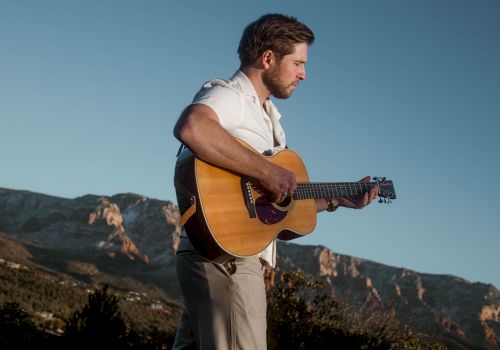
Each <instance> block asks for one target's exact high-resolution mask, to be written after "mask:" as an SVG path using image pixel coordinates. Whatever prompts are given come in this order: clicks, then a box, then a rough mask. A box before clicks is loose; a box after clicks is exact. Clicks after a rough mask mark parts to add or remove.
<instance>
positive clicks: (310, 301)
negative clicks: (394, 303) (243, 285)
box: [267, 270, 446, 350]
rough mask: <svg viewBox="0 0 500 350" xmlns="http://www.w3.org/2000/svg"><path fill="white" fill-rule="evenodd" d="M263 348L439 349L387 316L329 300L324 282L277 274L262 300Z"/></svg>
mask: <svg viewBox="0 0 500 350" xmlns="http://www.w3.org/2000/svg"><path fill="white" fill-rule="evenodd" d="M267 320H268V331H267V340H268V347H269V350H280V349H297V350H301V349H329V348H335V349H367V350H368V349H370V350H372V349H373V350H386V349H387V350H396V349H398V350H400V349H412V350H415V349H417V350H443V349H446V347H445V346H444V345H442V344H439V343H429V342H426V341H424V340H423V337H422V335H420V334H417V333H414V332H413V331H412V330H411V329H410V328H408V327H401V326H400V325H399V324H398V322H397V321H396V320H395V319H394V318H393V317H391V316H390V315H389V314H387V313H385V314H384V313H380V312H376V311H374V310H365V311H360V310H357V309H356V308H353V307H351V306H349V305H346V304H343V303H340V302H338V301H337V300H335V299H334V298H333V297H331V296H329V295H328V294H327V293H326V291H325V284H324V283H322V282H319V281H316V280H313V279H312V278H306V277H305V276H304V274H303V273H302V272H301V271H298V270H297V271H292V272H288V273H285V274H283V276H282V278H281V280H280V281H279V282H278V284H277V285H276V287H275V288H274V289H273V290H272V291H271V292H270V293H269V296H268V311H267Z"/></svg>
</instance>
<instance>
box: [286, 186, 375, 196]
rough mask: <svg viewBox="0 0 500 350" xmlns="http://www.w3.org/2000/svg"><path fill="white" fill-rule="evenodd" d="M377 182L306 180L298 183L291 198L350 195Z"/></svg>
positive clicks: (364, 190)
mask: <svg viewBox="0 0 500 350" xmlns="http://www.w3.org/2000/svg"><path fill="white" fill-rule="evenodd" d="M376 184H377V182H307V183H298V184H297V189H296V190H295V193H294V194H293V199H295V200H299V199H321V198H332V197H351V196H357V195H360V194H363V193H365V192H369V191H370V189H372V187H373V186H375V185H376Z"/></svg>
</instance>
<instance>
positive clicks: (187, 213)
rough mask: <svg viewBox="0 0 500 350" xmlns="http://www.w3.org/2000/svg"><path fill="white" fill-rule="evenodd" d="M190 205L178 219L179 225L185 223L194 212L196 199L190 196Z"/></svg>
mask: <svg viewBox="0 0 500 350" xmlns="http://www.w3.org/2000/svg"><path fill="white" fill-rule="evenodd" d="M192 198H193V199H192V201H191V202H192V204H191V206H190V207H189V208H188V209H187V210H186V211H185V212H184V214H182V216H181V219H180V220H179V225H180V226H181V227H182V226H184V225H185V224H186V222H187V221H188V220H189V219H190V218H191V216H193V215H194V213H196V200H195V199H194V197H192Z"/></svg>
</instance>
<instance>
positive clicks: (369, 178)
mask: <svg viewBox="0 0 500 350" xmlns="http://www.w3.org/2000/svg"><path fill="white" fill-rule="evenodd" d="M371 179H372V178H371V177H370V176H365V177H364V178H362V179H361V180H359V182H370V180H371Z"/></svg>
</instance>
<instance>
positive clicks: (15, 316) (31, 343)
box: [0, 302, 39, 349]
mask: <svg viewBox="0 0 500 350" xmlns="http://www.w3.org/2000/svg"><path fill="white" fill-rule="evenodd" d="M38 333H39V332H38V330H37V328H36V326H35V324H34V323H33V322H32V321H31V319H30V315H29V314H28V313H27V312H26V311H24V310H23V309H22V308H21V306H20V305H19V304H18V303H16V302H6V303H4V304H2V306H1V307H0V348H2V349H33V348H35V345H36V343H37V342H36V339H37V338H39V334H38Z"/></svg>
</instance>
